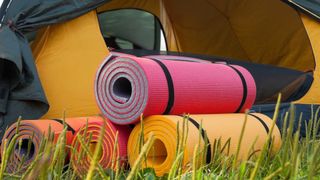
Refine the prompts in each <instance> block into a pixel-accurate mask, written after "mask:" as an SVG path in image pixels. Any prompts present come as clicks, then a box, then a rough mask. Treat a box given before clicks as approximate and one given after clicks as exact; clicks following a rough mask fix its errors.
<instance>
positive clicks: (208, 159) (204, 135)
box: [180, 115, 212, 164]
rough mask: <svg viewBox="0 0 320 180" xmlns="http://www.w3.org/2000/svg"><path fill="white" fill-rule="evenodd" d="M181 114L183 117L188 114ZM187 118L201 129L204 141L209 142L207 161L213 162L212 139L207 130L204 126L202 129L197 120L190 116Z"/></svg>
mask: <svg viewBox="0 0 320 180" xmlns="http://www.w3.org/2000/svg"><path fill="white" fill-rule="evenodd" d="M180 116H181V117H186V116H182V115H180ZM187 118H188V120H189V121H190V122H191V123H192V124H193V125H194V126H195V127H196V128H197V129H199V130H201V136H202V138H203V140H204V142H205V143H208V148H207V157H206V163H207V164H209V163H210V162H211V156H212V155H211V143H210V140H209V138H208V135H207V132H206V131H205V130H204V129H203V128H201V129H200V124H199V123H198V122H197V121H196V120H194V119H192V118H191V117H189V116H187Z"/></svg>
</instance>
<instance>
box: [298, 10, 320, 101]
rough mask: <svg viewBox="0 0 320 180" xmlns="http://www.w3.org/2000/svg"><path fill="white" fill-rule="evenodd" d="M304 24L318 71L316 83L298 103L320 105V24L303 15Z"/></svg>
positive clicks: (315, 73)
mask: <svg viewBox="0 0 320 180" xmlns="http://www.w3.org/2000/svg"><path fill="white" fill-rule="evenodd" d="M301 18H302V21H303V24H304V26H305V28H306V30H307V32H308V35H309V38H310V41H311V44H312V48H313V52H314V56H315V59H316V64H317V65H318V66H316V69H315V71H314V82H313V83H312V87H311V88H310V90H309V91H308V93H307V94H306V95H305V96H304V97H303V98H302V99H301V100H299V101H298V103H306V104H307V103H312V104H320V67H319V66H320V23H319V22H317V21H316V20H314V19H312V18H310V17H307V16H305V15H303V14H301Z"/></svg>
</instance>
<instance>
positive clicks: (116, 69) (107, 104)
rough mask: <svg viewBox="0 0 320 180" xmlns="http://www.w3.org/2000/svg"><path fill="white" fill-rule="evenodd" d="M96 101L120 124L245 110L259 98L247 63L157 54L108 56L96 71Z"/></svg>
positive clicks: (107, 114)
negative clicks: (161, 57)
mask: <svg viewBox="0 0 320 180" xmlns="http://www.w3.org/2000/svg"><path fill="white" fill-rule="evenodd" d="M95 93H96V99H97V103H98V105H99V107H100V109H101V111H102V113H103V114H104V115H105V116H106V117H107V118H108V119H109V120H111V121H112V122H114V123H116V124H133V123H137V122H138V121H139V120H140V116H141V114H143V115H144V116H149V115H159V114H172V115H177V114H183V113H191V114H213V113H234V112H244V111H245V109H250V107H251V106H252V104H253V103H254V100H255V97H256V86H255V82H254V79H253V77H252V76H251V74H250V73H249V72H248V71H247V70H246V69H245V68H243V67H240V66H236V65H228V64H220V63H218V64H216V63H199V62H190V61H180V60H179V61H177V60H159V59H158V58H152V59H151V58H146V57H145V58H139V57H135V56H131V55H128V56H120V57H113V58H109V59H108V60H106V61H105V63H103V64H102V66H101V68H100V69H99V70H98V72H97V78H96V82H95Z"/></svg>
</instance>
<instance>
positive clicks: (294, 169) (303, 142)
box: [0, 107, 320, 180]
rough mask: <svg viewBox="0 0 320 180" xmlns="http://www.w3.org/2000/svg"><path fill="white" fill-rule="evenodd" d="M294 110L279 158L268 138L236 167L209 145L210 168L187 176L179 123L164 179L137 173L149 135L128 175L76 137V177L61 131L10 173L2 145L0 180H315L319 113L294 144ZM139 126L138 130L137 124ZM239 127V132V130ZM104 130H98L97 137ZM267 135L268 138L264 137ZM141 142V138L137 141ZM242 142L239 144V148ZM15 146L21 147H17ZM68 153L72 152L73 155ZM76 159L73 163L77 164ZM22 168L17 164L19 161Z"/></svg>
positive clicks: (319, 173) (319, 158)
mask: <svg viewBox="0 0 320 180" xmlns="http://www.w3.org/2000/svg"><path fill="white" fill-rule="evenodd" d="M293 108H294V107H291V110H290V112H287V113H286V115H285V117H283V118H282V119H281V120H282V121H284V124H285V127H284V129H285V130H284V131H283V132H282V147H281V149H280V151H279V152H277V153H276V154H275V155H272V153H271V151H270V148H269V147H270V143H271V144H272V138H271V136H269V139H268V141H267V142H266V143H265V146H264V148H263V150H262V152H261V153H260V154H259V155H258V156H252V157H250V159H248V160H244V161H241V162H239V161H236V159H237V153H236V154H235V155H234V156H228V157H227V156H224V155H223V154H222V153H220V152H221V150H223V149H225V148H226V145H222V144H220V143H219V141H217V142H215V143H214V144H213V145H212V146H213V147H214V153H213V157H212V162H211V163H210V164H207V165H205V166H202V167H198V166H197V161H193V162H191V164H190V168H189V170H188V171H184V170H183V168H182V157H183V147H184V144H185V142H186V140H185V138H184V137H186V136H185V134H186V133H188V127H187V125H186V124H187V123H182V124H181V126H183V127H182V129H183V131H182V132H181V133H182V134H180V135H179V134H178V135H177V136H178V137H182V138H180V140H179V142H178V145H177V150H176V151H177V152H176V160H175V161H174V164H173V165H172V169H171V170H170V172H168V174H167V175H166V176H164V177H156V175H155V173H154V171H153V170H152V169H142V168H141V167H142V163H144V162H145V157H146V154H147V153H148V151H149V150H150V148H152V144H153V142H154V136H153V134H151V135H150V137H149V138H148V141H146V142H137V144H138V145H140V155H139V157H138V159H137V161H136V162H135V163H134V165H133V166H132V167H131V169H127V170H125V169H123V168H121V167H119V163H118V161H116V157H114V155H112V156H113V158H114V162H113V163H116V167H118V168H117V170H116V171H113V170H110V169H107V170H105V169H103V168H102V167H101V166H100V165H99V163H98V162H97V158H98V156H99V153H100V151H101V148H96V149H95V151H94V152H90V150H89V147H88V146H87V145H86V142H85V140H84V138H83V137H81V136H78V137H77V138H79V140H80V141H79V142H80V143H81V144H82V145H83V146H86V148H84V149H85V150H84V151H85V152H82V154H78V156H83V153H85V154H87V156H88V157H89V158H90V159H91V164H90V168H89V170H88V173H87V175H84V176H82V177H78V176H77V174H76V172H75V171H73V169H72V167H71V166H68V164H66V163H65V157H66V156H67V153H66V152H65V148H69V149H70V150H71V151H73V150H72V148H71V147H67V146H66V129H65V130H64V131H63V133H61V135H60V137H59V139H58V141H57V143H56V144H52V143H51V141H50V139H52V137H48V138H46V139H45V140H43V141H42V143H41V146H40V153H38V154H37V156H36V158H35V159H34V161H33V162H32V163H31V164H30V165H28V166H27V167H25V168H23V166H21V165H17V166H16V169H17V171H16V172H15V173H12V174H10V173H8V172H7V168H6V167H7V163H8V161H9V159H10V155H11V154H12V153H13V149H14V143H15V142H14V141H15V139H16V137H15V138H14V139H13V141H11V142H7V141H5V142H4V144H3V145H2V146H3V147H5V151H4V153H3V156H2V157H1V158H2V160H1V166H0V179H30V180H31V179H41V180H42V179H46V180H47V179H266V180H267V179H320V140H319V137H318V135H317V134H316V132H318V129H319V126H320V123H319V119H315V118H316V117H318V113H319V109H318V110H316V112H314V116H313V117H312V118H313V119H311V120H310V121H309V123H308V124H307V125H306V134H307V135H306V137H305V138H300V137H299V133H300V127H299V128H298V131H296V132H293V123H294V117H295V116H300V115H295V114H293V112H294V110H293ZM277 114H278V111H276V112H275V117H274V119H277ZM141 126H143V124H141ZM244 127H245V126H243V130H245V129H244ZM104 131H105V129H102V132H101V137H102V135H103V132H104ZM270 134H271V133H270ZM101 137H100V138H99V142H98V144H97V147H100V146H99V145H101V140H102V138H101ZM141 139H143V138H141ZM241 143H243V142H241V141H240V142H239V146H240V145H241ZM18 144H20V145H21V142H19V143H18ZM196 149H197V150H199V151H195V152H200V151H201V147H196ZM73 152H74V151H73ZM193 157H194V159H201V158H203V157H200V156H199V154H198V153H194V155H193ZM78 159H79V158H78ZM22 162H23V161H22Z"/></svg>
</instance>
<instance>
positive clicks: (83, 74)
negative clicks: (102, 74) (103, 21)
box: [32, 11, 108, 118]
mask: <svg viewBox="0 0 320 180" xmlns="http://www.w3.org/2000/svg"><path fill="white" fill-rule="evenodd" d="M99 32H100V31H99V24H98V20H97V15H96V12H95V11H93V12H90V13H88V14H86V15H84V16H81V17H79V18H77V19H75V20H72V21H69V22H66V23H62V24H56V25H53V26H49V27H47V28H46V29H44V30H43V31H42V32H41V33H39V35H38V36H37V39H36V40H35V41H34V43H33V48H32V49H33V54H34V56H35V59H36V66H37V69H38V73H39V77H40V80H41V82H42V85H43V87H44V90H45V93H46V96H47V98H48V101H49V104H50V109H49V112H48V113H47V114H46V115H45V116H44V117H43V118H56V117H62V116H63V113H64V112H66V116H67V117H76V116H92V115H96V114H98V113H99V110H98V107H97V105H96V102H95V96H94V79H95V73H96V71H97V69H98V67H99V65H100V63H101V62H102V61H103V59H104V58H105V57H106V56H107V55H108V49H107V47H106V45H105V42H104V40H103V38H102V35H101V33H99Z"/></svg>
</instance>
